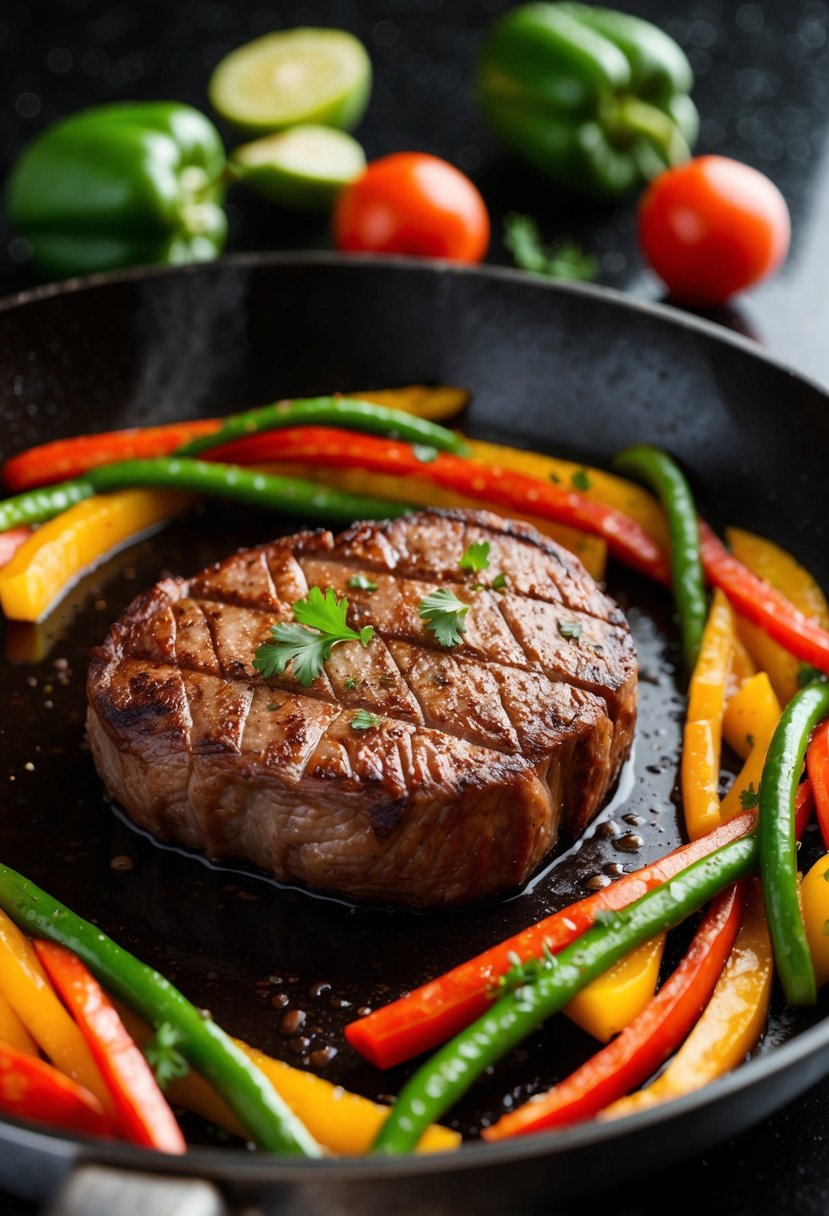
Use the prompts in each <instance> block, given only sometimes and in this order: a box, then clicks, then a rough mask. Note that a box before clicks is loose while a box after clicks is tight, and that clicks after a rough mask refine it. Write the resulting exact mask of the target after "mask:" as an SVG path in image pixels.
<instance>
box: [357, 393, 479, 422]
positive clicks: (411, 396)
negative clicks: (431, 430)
mask: <svg viewBox="0 0 829 1216" xmlns="http://www.w3.org/2000/svg"><path fill="white" fill-rule="evenodd" d="M345 396H346V397H356V398H357V399H358V400H360V401H372V402H373V403H374V404H375V405H386V406H388V407H389V409H392V410H403V412H404V413H406V414H415V415H416V417H418V418H425V419H427V421H429V422H444V421H445V420H446V419H447V418H454V416H455V415H456V414H459V413H460V412H461V410H464V409H466V407H467V406H468V405H469V401H470V398H471V396H472V394H471V393H470V392H469V391H468V390H467V389H465V388H453V387H452V386H451V385H449V384H438V385H437V386H436V387H434V388H429V387H428V386H427V385H425V384H408V385H406V387H405V388H378V389H372V390H371V391H370V392H361V393H346V394H345Z"/></svg>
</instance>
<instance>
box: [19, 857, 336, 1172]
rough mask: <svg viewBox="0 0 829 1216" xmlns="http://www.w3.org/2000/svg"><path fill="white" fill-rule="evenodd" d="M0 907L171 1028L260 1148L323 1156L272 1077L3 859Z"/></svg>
mask: <svg viewBox="0 0 829 1216" xmlns="http://www.w3.org/2000/svg"><path fill="white" fill-rule="evenodd" d="M0 907H2V908H3V909H4V911H5V912H7V913H8V915H9V916H10V917H11V918H12V919H13V920H14V921H16V922H17V924H18V925H19V926H20V928H21V929H23V930H24V931H25V932H27V933H34V934H35V935H36V936H38V937H47V938H50V939H51V940H52V941H54V942H59V943H60V945H62V946H66V948H67V949H68V950H72V951H73V952H74V953H75V954H77V955H78V957H79V958H82V959H83V961H84V962H85V963H86V964H87V966H88V967H89V968H90V970H91V971H92V972H93V973H94V974H95V976H96V977H97V978H98V980H99V981H100V982H101V984H103V986H104V987H105V988H106V989H107V991H109V992H111V993H114V994H115V995H116V996H118V997H120V998H121V1000H123V1001H125V1002H126V1004H128V1005H129V1006H131V1008H132V1009H134V1010H135V1012H136V1013H137V1014H139V1015H140V1016H141V1017H142V1018H144V1019H145V1021H148V1022H150V1023H151V1024H152V1025H153V1026H154V1027H155V1028H156V1029H157V1028H158V1027H159V1026H160V1025H161V1024H162V1023H164V1022H166V1023H168V1024H169V1025H170V1026H172V1027H173V1029H174V1030H176V1031H177V1032H178V1035H179V1040H178V1044H177V1045H178V1048H179V1050H180V1051H181V1053H182V1055H183V1056H184V1057H185V1059H187V1060H188V1061H189V1063H190V1064H192V1066H193V1068H195V1069H196V1071H197V1072H199V1073H200V1074H201V1075H202V1076H203V1077H204V1078H205V1079H206V1080H207V1081H209V1082H210V1084H211V1085H213V1086H214V1088H215V1089H216V1090H217V1091H218V1093H220V1094H221V1096H222V1098H223V1099H224V1100H225V1102H226V1103H227V1104H228V1106H229V1107H231V1109H232V1110H233V1111H234V1113H235V1114H236V1115H237V1116H238V1118H239V1119H240V1121H241V1122H242V1123H243V1124H244V1126H245V1127H246V1128H247V1130H248V1131H249V1132H250V1134H251V1136H252V1137H253V1139H254V1140H255V1141H256V1143H257V1144H258V1145H259V1147H260V1148H263V1149H267V1150H268V1151H269V1152H274V1153H289V1154H292V1155H295V1156H296V1155H300V1156H304V1157H320V1156H321V1155H322V1153H321V1149H320V1147H319V1145H318V1144H317V1143H316V1141H315V1140H314V1139H313V1137H312V1136H311V1134H310V1133H309V1132H308V1130H307V1129H306V1128H305V1127H304V1125H303V1124H302V1123H300V1121H299V1120H298V1119H297V1118H296V1116H295V1115H294V1114H293V1112H292V1111H291V1109H290V1108H289V1107H288V1106H287V1104H286V1103H285V1102H284V1101H283V1099H282V1098H281V1097H280V1096H279V1094H278V1093H277V1092H276V1090H275V1089H274V1088H273V1086H272V1085H271V1083H270V1081H268V1079H267V1078H266V1077H265V1076H263V1075H262V1073H261V1072H260V1071H259V1069H258V1068H256V1067H254V1065H253V1064H251V1063H250V1061H249V1060H248V1059H247V1057H246V1056H245V1055H244V1054H243V1053H242V1052H241V1051H240V1050H239V1049H238V1047H236V1046H235V1044H234V1043H233V1041H232V1040H231V1039H230V1038H228V1036H227V1035H226V1034H225V1032H224V1031H223V1030H221V1029H220V1028H219V1027H218V1026H217V1025H216V1023H215V1022H214V1021H213V1020H212V1018H210V1017H208V1016H205V1015H204V1014H202V1013H200V1012H199V1010H198V1009H196V1007H195V1005H192V1004H191V1003H190V1001H188V1000H187V999H186V997H184V996H182V994H181V993H180V992H179V991H178V989H176V988H174V987H173V985H172V984H171V983H170V982H169V980H166V979H165V978H164V977H163V976H162V975H159V973H158V972H157V971H155V970H154V969H153V968H152V967H148V966H147V965H146V964H145V963H140V962H139V961H138V959H137V958H135V957H134V956H133V955H132V954H129V953H128V952H127V951H126V950H122V949H121V947H120V946H117V945H116V944H115V942H114V941H112V939H111V938H109V937H107V936H106V934H104V933H102V932H101V931H100V929H98V928H97V927H96V926H95V925H91V924H90V923H89V922H88V921H85V920H83V919H82V918H81V917H80V916H76V915H75V913H74V912H70V911H69V909H68V908H66V907H64V906H63V904H61V903H59V902H58V901H57V900H56V899H53V898H52V897H51V895H47V894H46V892H45V891H42V890H41V889H40V888H39V887H37V886H35V884H34V883H33V882H29V880H28V879H26V878H23V877H22V875H20V874H18V873H16V871H14V870H11V869H9V867H8V866H4V865H0Z"/></svg>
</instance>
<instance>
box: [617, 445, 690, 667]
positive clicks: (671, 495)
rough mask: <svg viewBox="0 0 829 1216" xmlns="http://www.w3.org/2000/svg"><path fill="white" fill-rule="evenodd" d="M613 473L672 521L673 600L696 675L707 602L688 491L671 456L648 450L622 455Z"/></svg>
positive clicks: (640, 447) (684, 646)
mask: <svg viewBox="0 0 829 1216" xmlns="http://www.w3.org/2000/svg"><path fill="white" fill-rule="evenodd" d="M613 467H614V468H615V469H616V470H617V471H618V472H620V473H623V474H625V475H626V476H628V477H635V478H636V479H637V480H639V481H644V482H645V483H646V485H648V486H650V488H651V489H652V490H653V491H654V493H655V494H656V496H657V497H658V499H659V501H660V503H661V504H662V508H663V510H664V511H665V514H666V516H667V518H668V534H669V536H670V540H671V571H672V575H673V584H674V600H675V602H676V607H677V612H678V613H679V627H680V631H681V633H682V649H683V653H684V655H685V662H686V665H687V667H688V670H689V671H691V672H692V671H693V670H694V668H695V667H696V665H697V659H698V658H699V651H700V645H701V643H702V633H703V630H704V629H705V622H706V619H707V617H708V602H707V600H706V596H705V580H704V577H703V573H702V561H701V559H700V550H699V527H698V525H697V509H696V506H695V504H694V498H693V495H692V494H691V489H690V486H689V485H688V482H687V481H686V480H685V477H684V476H683V474H682V471H681V470H680V468H679V466H678V465H677V464H676V463H675V462H674V461H673V460H671V458H670V456H668V455H666V453H665V452H661V451H660V450H659V448H652V447H649V446H647V445H646V444H640V445H638V446H637V447H632V448H627V449H626V450H625V451H624V452H620V453H619V455H618V456H617V457H616V459H615V460H614V461H613Z"/></svg>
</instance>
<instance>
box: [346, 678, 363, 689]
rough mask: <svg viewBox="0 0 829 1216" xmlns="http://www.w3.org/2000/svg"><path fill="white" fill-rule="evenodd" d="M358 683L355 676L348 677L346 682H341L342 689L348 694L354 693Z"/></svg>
mask: <svg viewBox="0 0 829 1216" xmlns="http://www.w3.org/2000/svg"><path fill="white" fill-rule="evenodd" d="M359 686H360V681H359V680H358V679H357V677H356V676H349V677H348V679H347V680H343V688H347V689H348V691H349V692H354V690H355V688H359Z"/></svg>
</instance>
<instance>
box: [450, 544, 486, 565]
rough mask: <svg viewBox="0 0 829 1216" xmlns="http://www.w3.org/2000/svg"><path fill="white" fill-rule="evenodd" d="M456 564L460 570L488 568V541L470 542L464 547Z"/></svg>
mask: <svg viewBox="0 0 829 1216" xmlns="http://www.w3.org/2000/svg"><path fill="white" fill-rule="evenodd" d="M458 565H459V566H460V568H461V570H487V569H489V541H488V540H473V542H472V544H471V545H470V546H469V547H468V548H467V549H464V551H463V556H462V557H461V559H460V561H459V562H458Z"/></svg>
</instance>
